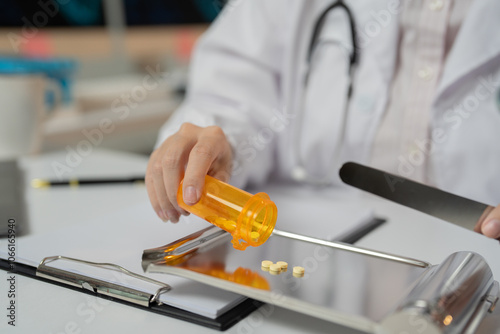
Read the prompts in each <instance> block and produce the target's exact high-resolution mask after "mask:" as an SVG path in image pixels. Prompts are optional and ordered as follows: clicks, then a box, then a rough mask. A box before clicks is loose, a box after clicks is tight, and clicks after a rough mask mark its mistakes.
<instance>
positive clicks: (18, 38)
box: [0, 0, 225, 154]
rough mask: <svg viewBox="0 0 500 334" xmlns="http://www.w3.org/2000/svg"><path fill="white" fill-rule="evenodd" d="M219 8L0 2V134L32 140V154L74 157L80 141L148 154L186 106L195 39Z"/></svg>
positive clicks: (99, 0) (103, 1)
mask: <svg viewBox="0 0 500 334" xmlns="http://www.w3.org/2000/svg"><path fill="white" fill-rule="evenodd" d="M224 5H225V1H224V0H37V1H35V0H2V1H1V2H0V30H1V32H0V100H1V101H2V109H3V110H4V111H3V112H1V113H2V114H3V116H2V120H1V122H2V123H4V126H3V128H2V129H0V132H3V133H4V135H3V136H4V137H7V136H6V132H9V131H11V133H10V137H9V138H14V137H15V136H16V135H18V136H19V132H22V133H24V138H26V137H33V138H31V139H30V140H31V141H30V143H29V148H27V149H28V150H29V151H30V152H35V153H36V152H49V151H54V150H64V149H65V148H66V147H67V146H68V145H69V146H70V147H73V148H75V149H76V148H77V145H78V144H79V143H81V142H82V141H84V140H85V141H88V142H91V143H92V145H94V146H98V147H99V148H109V149H118V150H124V151H130V152H134V153H142V154H149V153H150V152H151V150H152V148H153V146H154V143H155V140H156V136H157V133H158V130H159V128H160V126H161V125H162V124H163V123H164V122H165V121H166V120H167V118H168V117H169V115H170V114H171V113H172V111H174V110H175V109H176V107H177V106H178V105H179V103H180V102H181V101H182V98H183V95H184V92H185V85H186V78H187V70H188V64H189V60H190V56H191V52H192V49H193V46H194V44H195V42H196V40H197V38H198V37H199V36H200V35H201V34H202V33H203V32H204V31H205V30H206V29H207V27H208V25H209V24H210V23H211V22H212V21H213V20H214V19H215V18H216V17H217V15H218V14H219V13H220V12H221V10H222V9H223V7H224ZM27 100H30V101H29V103H28V101H27ZM35 100H37V101H38V100H41V101H39V102H37V103H35V102H34V101H35ZM22 115H23V116H22ZM21 116H22V117H21ZM7 124H10V125H7ZM14 132H15V133H14ZM1 136H2V134H1V133H0V137H1ZM19 138H21V136H19ZM13 140H15V138H14V139H13ZM19 140H22V139H19ZM2 141H5V138H2ZM26 145H28V144H25V146H26ZM22 149H23V148H17V150H18V151H20V150H22ZM0 150H1V147H0Z"/></svg>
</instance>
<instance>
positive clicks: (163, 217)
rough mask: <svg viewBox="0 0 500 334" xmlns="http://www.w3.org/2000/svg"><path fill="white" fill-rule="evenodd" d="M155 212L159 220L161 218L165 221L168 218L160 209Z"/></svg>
mask: <svg viewBox="0 0 500 334" xmlns="http://www.w3.org/2000/svg"><path fill="white" fill-rule="evenodd" d="M156 214H157V215H158V217H160V219H161V220H163V222H166V221H167V220H168V219H167V217H166V216H165V214H164V213H163V211H162V210H160V211H157V212H156Z"/></svg>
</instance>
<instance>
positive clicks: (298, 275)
mask: <svg viewBox="0 0 500 334" xmlns="http://www.w3.org/2000/svg"><path fill="white" fill-rule="evenodd" d="M292 275H293V277H304V274H296V273H293V274H292Z"/></svg>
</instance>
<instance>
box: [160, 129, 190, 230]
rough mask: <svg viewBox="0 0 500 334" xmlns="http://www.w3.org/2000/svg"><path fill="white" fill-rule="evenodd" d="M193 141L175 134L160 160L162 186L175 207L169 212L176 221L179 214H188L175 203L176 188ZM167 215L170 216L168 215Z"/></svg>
mask: <svg viewBox="0 0 500 334" xmlns="http://www.w3.org/2000/svg"><path fill="white" fill-rule="evenodd" d="M195 143H196V140H195V138H193V137H187V136H176V137H174V138H172V140H171V143H170V144H169V146H168V147H167V149H166V151H165V153H163V157H162V161H161V165H162V172H163V186H164V190H165V191H166V195H167V197H168V201H169V202H170V204H172V206H173V208H174V209H175V212H171V214H173V215H174V216H175V218H174V220H175V221H178V219H179V214H183V215H187V214H188V212H187V211H185V210H183V209H182V208H181V207H179V204H178V203H177V190H178V189H179V183H180V182H181V180H182V177H183V174H184V166H185V165H186V163H187V161H188V157H189V152H190V151H191V149H192V147H193V146H194V144H195ZM169 217H171V216H170V215H169ZM171 218H173V217H171ZM171 220H172V219H171Z"/></svg>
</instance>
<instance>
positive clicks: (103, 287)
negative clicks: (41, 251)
mask: <svg viewBox="0 0 500 334" xmlns="http://www.w3.org/2000/svg"><path fill="white" fill-rule="evenodd" d="M57 260H64V261H70V262H73V263H78V264H83V265H87V266H91V267H94V268H98V269H105V270H111V271H113V272H118V273H121V274H125V275H126V276H128V277H132V278H134V279H137V280H140V281H143V282H147V283H150V284H153V285H156V286H158V288H157V289H156V291H155V293H153V294H151V293H147V292H145V291H141V290H138V289H134V288H129V287H127V286H124V285H120V284H116V283H111V282H107V281H105V280H102V279H98V278H95V277H90V276H87V275H84V274H79V273H75V272H71V271H67V270H63V269H59V268H56V267H52V266H48V265H47V264H49V263H52V262H55V261H57ZM36 276H38V277H41V278H45V279H48V280H51V281H56V282H59V283H62V284H66V285H71V286H74V287H78V288H82V289H85V290H89V291H91V292H94V293H98V294H102V295H106V296H110V297H113V298H117V299H120V300H123V301H127V302H130V303H134V304H137V305H141V306H145V307H149V306H151V304H157V305H161V304H162V303H161V302H160V301H159V297H160V295H161V294H163V293H166V292H168V291H170V290H171V289H172V288H171V287H170V285H168V284H166V283H163V282H160V281H157V280H154V279H151V278H149V277H145V276H142V275H139V274H136V273H134V272H131V271H129V270H127V269H125V268H123V267H121V266H119V265H116V264H113V263H97V262H91V261H84V260H79V259H75V258H70V257H65V256H60V255H57V256H49V257H46V258H44V259H43V260H42V261H40V264H39V265H38V267H37V270H36Z"/></svg>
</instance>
